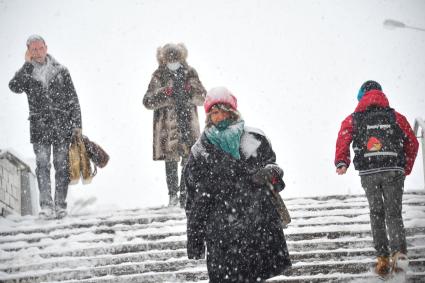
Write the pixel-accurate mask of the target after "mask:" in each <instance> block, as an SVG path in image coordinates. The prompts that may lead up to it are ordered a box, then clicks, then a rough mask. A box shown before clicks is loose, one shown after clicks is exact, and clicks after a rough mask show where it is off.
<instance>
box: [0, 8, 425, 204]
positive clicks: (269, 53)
mask: <svg viewBox="0 0 425 283" xmlns="http://www.w3.org/2000/svg"><path fill="white" fill-rule="evenodd" d="M424 14H425V1H421V0H417V1H413V0H407V1H406V0H393V1H384V0H382V1H378V0H373V1H372V0H363V1H358V0H346V1H342V0H341V1H336V0H330V1H299V0H293V1H271V0H269V1H254V0H238V1H225V0H218V1H217V0H215V1H196V0H183V1H171V0H168V1H167V0H151V1H142V0H140V1H136V0H133V1H131V0H127V1H106V0H92V1H85V0H74V1H65V0H49V1H47V0H39V1H24V0H0V39H1V44H0V62H1V66H2V67H1V68H0V107H1V111H0V148H2V149H4V148H12V149H13V150H14V151H16V152H19V154H20V155H22V156H25V157H26V158H28V159H31V158H33V157H34V154H33V151H32V146H31V144H30V143H29V123H28V121H27V117H28V105H27V101H26V96H25V95H24V94H23V95H16V94H13V93H12V92H11V91H10V90H9V88H8V82H9V80H10V79H11V78H12V76H13V75H14V73H15V71H17V70H18V69H19V68H20V67H21V66H22V64H23V62H24V54H25V48H26V47H25V41H26V39H27V37H28V36H29V35H31V34H40V35H42V36H43V37H44V38H45V40H46V42H47V45H48V47H49V53H50V54H52V55H53V56H54V57H55V58H56V59H57V60H58V61H59V62H61V63H62V64H64V65H65V66H67V67H68V68H69V70H70V72H71V76H72V78H73V81H74V84H75V87H76V89H77V93H78V95H79V99H80V104H81V108H82V115H83V131H84V133H85V134H86V135H87V136H89V138H90V139H92V140H93V141H95V142H97V143H99V144H100V145H101V146H103V147H104V148H105V149H106V150H107V151H108V153H109V154H110V155H111V160H110V163H109V164H108V166H107V167H106V168H104V169H99V171H98V176H96V177H95V179H94V180H93V183H92V184H91V185H85V186H83V185H77V186H71V187H70V191H69V205H70V206H71V207H72V206H73V203H74V202H75V201H76V200H78V199H86V198H89V197H96V198H97V202H96V203H95V205H94V207H96V208H101V207H111V204H114V205H116V206H117V207H121V208H125V207H136V206H155V205H161V204H166V203H167V201H168V196H167V188H166V183H165V173H164V162H154V161H152V116H153V113H152V111H149V110H146V109H145V108H144V107H143V105H142V98H143V95H144V93H145V91H146V89H147V86H148V83H149V81H150V78H151V74H152V72H153V71H154V70H155V69H156V67H157V62H156V48H157V47H158V46H161V45H164V44H165V43H168V42H184V43H185V44H186V46H187V48H188V50H189V56H188V63H189V64H190V65H192V66H193V67H194V68H195V69H197V71H198V73H199V76H200V79H201V81H202V82H203V84H204V86H205V87H206V88H207V89H210V88H212V87H215V86H219V85H224V86H226V87H228V88H229V89H230V90H232V91H233V93H234V94H235V95H236V96H237V98H238V102H239V110H240V112H241V113H242V115H243V117H244V118H245V121H246V124H247V125H248V126H252V127H258V128H261V129H262V130H263V131H264V132H265V133H266V134H267V135H268V137H269V138H270V140H271V141H272V145H273V147H274V149H275V151H276V154H277V158H278V163H279V164H280V165H281V166H282V167H283V169H284V171H285V181H286V183H287V189H286V190H285V191H284V192H283V193H282V196H283V197H284V198H285V197H294V196H310V195H318V194H344V193H361V192H362V189H361V186H360V180H359V177H358V176H357V172H356V171H354V170H353V168H350V171H349V173H348V174H347V175H346V176H343V177H340V176H337V175H336V174H335V172H334V171H335V169H334V165H333V158H334V150H335V140H336V136H337V132H338V130H339V126H340V123H341V121H342V120H343V119H344V118H345V117H346V116H347V115H348V114H350V113H351V112H352V111H353V110H354V108H355V106H356V104H357V99H356V95H357V91H358V88H359V87H360V85H361V84H362V83H363V82H364V81H365V80H368V79H374V80H376V81H378V82H380V83H381V85H382V86H383V89H384V92H385V93H386V94H387V96H388V98H389V100H390V104H391V105H392V106H393V107H395V108H396V110H397V111H399V112H401V113H402V114H404V115H405V116H406V117H407V118H408V120H409V121H410V122H411V124H412V126H413V121H414V118H416V117H419V116H422V117H423V118H425V96H424V92H425V80H424V78H425V52H424V50H425V32H420V31H416V30H411V29H395V30H388V29H386V28H384V27H383V24H382V23H383V21H384V20H385V19H387V18H391V19H396V20H400V21H402V22H404V23H406V24H407V25H411V26H417V27H422V28H424V27H425V17H424ZM199 112H200V113H201V121H200V122H201V127H203V119H204V114H203V109H202V108H199ZM420 154H421V153H420ZM406 187H407V189H419V188H423V187H424V185H423V173H422V160H421V158H418V159H417V162H416V164H415V168H414V171H413V173H412V175H411V176H410V177H409V178H408V179H407V181H406Z"/></svg>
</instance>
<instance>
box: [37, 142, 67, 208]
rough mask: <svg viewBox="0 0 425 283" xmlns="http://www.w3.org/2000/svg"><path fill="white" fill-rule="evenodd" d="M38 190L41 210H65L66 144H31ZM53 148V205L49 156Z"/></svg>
mask: <svg viewBox="0 0 425 283" xmlns="http://www.w3.org/2000/svg"><path fill="white" fill-rule="evenodd" d="M33 147H34V153H35V159H36V165H37V168H36V169H35V174H36V175H37V182H38V189H39V191H40V207H41V209H43V208H46V207H50V208H54V207H56V208H63V209H66V195H67V193H68V184H69V169H68V168H69V165H68V148H69V145H68V143H65V144H53V145H50V144H33ZM52 147H53V166H54V168H55V201H54V203H53V199H52V192H51V182H50V168H51V164H50V155H51V151H52Z"/></svg>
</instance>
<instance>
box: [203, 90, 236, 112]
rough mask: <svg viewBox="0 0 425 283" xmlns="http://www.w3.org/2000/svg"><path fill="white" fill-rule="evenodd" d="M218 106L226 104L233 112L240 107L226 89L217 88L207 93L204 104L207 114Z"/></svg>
mask: <svg viewBox="0 0 425 283" xmlns="http://www.w3.org/2000/svg"><path fill="white" fill-rule="evenodd" d="M216 104H226V105H228V106H230V108H232V109H233V110H237V107H238V101H237V99H236V97H235V96H234V95H233V94H232V93H231V92H230V91H229V90H228V89H227V88H225V87H215V88H212V89H211V90H210V91H208V92H207V96H206V97H205V102H204V109H205V113H208V112H209V111H210V110H211V107H213V106H214V105H216Z"/></svg>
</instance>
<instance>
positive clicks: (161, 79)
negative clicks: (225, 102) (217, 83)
mask: <svg viewBox="0 0 425 283" xmlns="http://www.w3.org/2000/svg"><path fill="white" fill-rule="evenodd" d="M180 69H181V70H179V71H180V72H181V75H182V78H181V82H182V84H181V85H180V86H177V84H174V87H173V93H172V94H171V95H167V94H166V93H165V90H166V88H167V87H170V86H171V85H172V84H173V83H172V81H173V78H174V74H173V72H171V71H169V70H168V68H167V67H166V66H165V65H160V66H159V68H158V69H157V70H156V71H155V72H154V73H153V75H152V79H151V81H150V83H149V87H148V90H147V92H146V94H145V96H144V98H143V104H144V105H145V107H146V108H147V109H151V110H154V113H153V160H167V161H179V160H180V157H181V156H183V157H187V156H188V154H189V150H190V148H191V147H192V145H193V144H194V143H195V142H196V140H197V139H198V138H199V135H200V127H199V119H198V110H197V108H196V107H197V106H202V105H203V103H204V99H205V94H206V91H205V88H204V87H203V85H202V83H201V81H200V80H199V78H198V74H197V72H196V71H195V69H194V68H192V67H190V66H188V65H187V64H186V63H184V64H183V66H182V67H181V68H180ZM179 115H181V116H183V117H184V118H186V119H184V120H183V122H185V123H182V122H181V121H180V120H179ZM182 134H183V135H185V136H184V137H183V136H182Z"/></svg>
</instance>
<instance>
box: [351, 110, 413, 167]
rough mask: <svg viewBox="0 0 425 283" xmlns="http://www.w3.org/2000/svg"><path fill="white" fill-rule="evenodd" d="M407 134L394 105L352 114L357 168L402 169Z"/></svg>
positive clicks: (354, 161) (355, 164) (354, 162)
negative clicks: (400, 125)
mask: <svg viewBox="0 0 425 283" xmlns="http://www.w3.org/2000/svg"><path fill="white" fill-rule="evenodd" d="M404 139H405V134H404V132H403V131H402V129H401V128H400V127H399V126H398V124H397V123H396V115H395V111H394V109H392V108H380V107H369V108H368V109H366V111H364V112H357V113H353V150H354V153H355V156H354V159H353V164H354V167H355V168H356V170H360V171H369V170H370V171H376V170H377V169H382V168H385V169H387V170H388V169H394V170H403V168H404V165H405V156H404V149H403V143H404Z"/></svg>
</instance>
